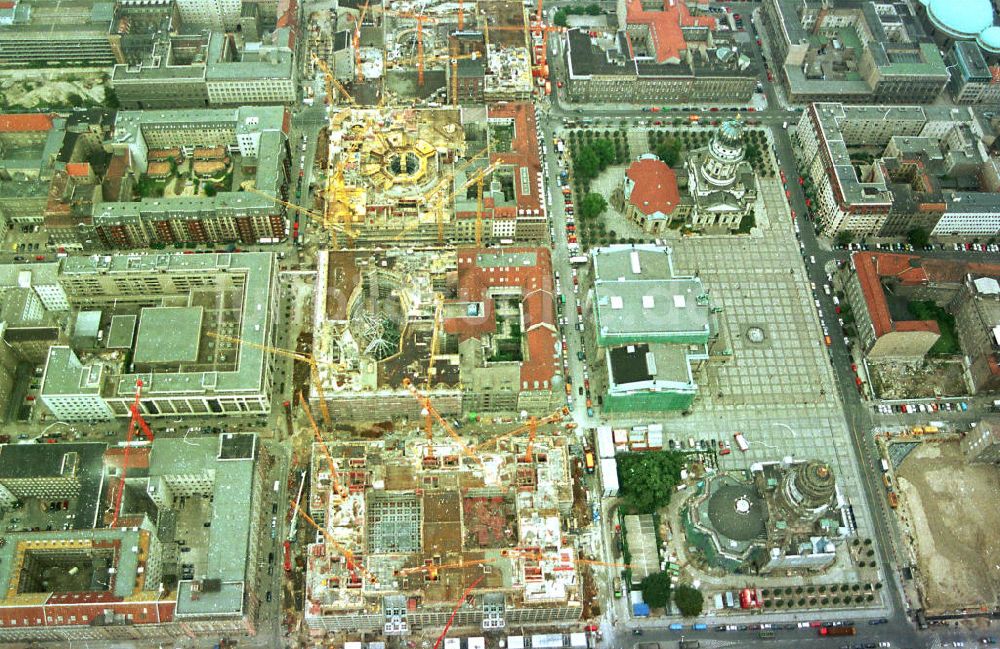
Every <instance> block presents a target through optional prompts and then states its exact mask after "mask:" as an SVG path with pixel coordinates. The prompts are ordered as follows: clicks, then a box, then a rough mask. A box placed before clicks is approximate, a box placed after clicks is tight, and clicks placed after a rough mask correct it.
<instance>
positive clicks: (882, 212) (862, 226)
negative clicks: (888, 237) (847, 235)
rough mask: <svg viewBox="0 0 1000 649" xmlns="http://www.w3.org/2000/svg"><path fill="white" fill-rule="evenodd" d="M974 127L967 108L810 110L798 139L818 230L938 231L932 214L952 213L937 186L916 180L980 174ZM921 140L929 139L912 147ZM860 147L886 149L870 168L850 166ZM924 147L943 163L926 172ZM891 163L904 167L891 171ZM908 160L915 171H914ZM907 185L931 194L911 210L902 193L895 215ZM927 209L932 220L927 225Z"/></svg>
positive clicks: (981, 153)
mask: <svg viewBox="0 0 1000 649" xmlns="http://www.w3.org/2000/svg"><path fill="white" fill-rule="evenodd" d="M971 122H972V117H971V113H970V112H969V110H968V109H965V108H963V109H957V108H946V107H920V106H846V105H843V104H834V103H817V104H811V105H810V106H809V107H808V108H807V109H806V110H805V111H804V112H803V114H802V117H801V118H800V119H799V122H798V124H797V125H796V126H795V128H794V129H793V131H792V137H793V141H794V143H795V146H796V156H797V157H798V160H799V164H800V168H801V169H802V170H803V175H804V176H808V177H809V178H810V179H811V180H812V184H813V186H814V187H815V188H816V192H815V194H816V195H815V200H814V204H813V212H814V214H815V216H816V222H817V224H818V225H819V226H820V228H821V229H822V230H823V231H824V232H825V233H827V234H830V235H832V234H836V233H837V232H842V231H849V232H852V233H854V234H856V235H859V236H874V235H879V234H882V233H887V234H894V233H898V231H899V229H900V228H901V227H906V225H907V224H908V223H910V222H911V220H909V219H911V217H912V222H913V223H916V224H920V225H923V226H927V225H931V227H934V228H940V227H941V226H940V222H939V221H935V219H936V217H934V216H933V214H934V213H938V214H942V213H945V212H946V211H947V210H946V209H945V208H944V207H943V206H942V201H941V200H940V199H938V198H937V197H935V196H933V195H932V194H933V190H934V188H935V187H937V185H935V184H933V183H930V182H929V181H928V182H921V180H920V178H919V177H917V176H912V175H910V174H915V173H916V172H917V171H918V170H919V171H920V172H921V173H932V172H935V173H939V174H946V173H962V174H968V173H972V172H973V171H974V170H976V169H978V168H979V166H980V165H981V164H982V162H983V161H984V160H985V159H986V158H987V154H986V151H985V148H984V147H983V145H982V144H981V143H980V142H979V141H978V138H976V137H975V136H974V134H973V133H972V131H971V130H970V128H969V125H970V123H971ZM917 137H919V138H927V139H925V140H913V138H917ZM931 144H933V146H931ZM862 145H863V146H865V147H872V146H876V147H880V148H883V149H884V153H883V154H882V155H880V156H878V157H876V158H874V159H870V160H861V159H852V157H851V152H850V150H849V149H851V148H855V149H856V148H857V147H860V146H862ZM921 147H923V150H924V151H925V153H928V155H931V156H934V155H936V156H937V158H936V160H934V161H933V164H931V165H929V166H924V167H923V168H920V164H919V160H918V159H919V156H918V155H917V154H918V153H919V151H920V150H921ZM935 151H936V152H937V153H935ZM886 157H889V158H893V157H895V158H897V159H898V161H897V162H895V163H889V164H886V162H885V160H884V158H886ZM908 160H909V161H912V162H913V163H914V164H915V165H916V166H915V167H914V168H912V169H911V168H908V167H907V165H909V164H910V162H908ZM927 160H928V161H930V159H929V158H928V159H927ZM905 182H910V183H911V187H912V188H913V190H914V191H915V192H916V193H917V194H921V193H925V192H930V194H928V195H927V196H919V195H918V196H916V198H915V200H916V201H918V202H917V203H915V205H916V206H915V207H912V208H911V206H909V205H908V204H906V203H905V196H902V194H905V192H902V191H901V192H900V194H901V200H900V202H899V205H898V207H897V206H896V203H897V198H896V195H895V194H894V192H893V186H894V185H896V186H897V189H899V187H898V185H899V184H902V183H905ZM911 198H912V197H911ZM924 199H926V207H925V208H922V207H921V205H922V204H921V203H919V201H921V200H924ZM921 209H926V210H927V211H928V214H929V216H927V217H926V218H925V217H922V216H921V214H920V211H921ZM894 210H896V212H894ZM894 214H903V215H904V217H905V218H896V217H894V216H893V215H894ZM907 215H910V216H907ZM901 224H902V225H901Z"/></svg>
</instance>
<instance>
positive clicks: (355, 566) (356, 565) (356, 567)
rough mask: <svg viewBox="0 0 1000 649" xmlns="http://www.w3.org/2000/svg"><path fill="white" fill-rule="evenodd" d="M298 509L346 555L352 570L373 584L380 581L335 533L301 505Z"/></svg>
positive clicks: (303, 517) (301, 514)
mask: <svg viewBox="0 0 1000 649" xmlns="http://www.w3.org/2000/svg"><path fill="white" fill-rule="evenodd" d="M296 509H298V510H299V515H300V516H302V519H303V520H305V521H306V522H307V523H309V524H310V525H312V526H313V527H314V528H316V531H317V532H319V533H321V534H322V535H323V536H324V537H326V540H327V541H329V542H330V545H332V546H333V547H335V548H337V551H338V552H340V553H341V554H342V555H344V559H345V560H346V561H347V569H348V570H350V571H351V572H352V573H354V574H355V575H357V574H359V573H360V574H361V575H362V576H363V577H364V578H365V579H367V580H368V581H369V582H371V583H373V584H377V583H378V579H376V578H375V575H373V574H372V573H370V572H368V571H367V570H366V569H365V567H364V566H362V565H361V563H360V562H359V561H356V560H355V559H354V553H353V552H351V550H350V548H346V547H344V546H343V545H342V544H340V543H338V542H337V540H336V539H335V538H333V535H332V534H330V533H329V532H328V531H326V529H324V528H323V527H322V526H320V525H319V524H317V523H316V521H314V520H313V519H312V517H311V516H310V515H309V514H307V513H306V512H305V510H303V509H302V507H301V506H298V507H296Z"/></svg>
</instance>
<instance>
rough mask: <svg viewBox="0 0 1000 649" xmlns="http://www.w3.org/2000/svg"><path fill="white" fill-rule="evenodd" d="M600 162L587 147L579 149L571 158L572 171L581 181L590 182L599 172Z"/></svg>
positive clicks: (595, 154)
mask: <svg viewBox="0 0 1000 649" xmlns="http://www.w3.org/2000/svg"><path fill="white" fill-rule="evenodd" d="M600 166H601V161H600V159H598V157H597V153H595V152H594V150H593V149H592V148H590V147H589V146H585V147H581V148H580V152H579V153H578V154H577V155H576V156H575V157H574V158H573V171H575V172H576V176H577V178H579V179H580V180H583V181H587V180H590V179H592V178H594V177H595V176H597V174H598V173H599V172H600Z"/></svg>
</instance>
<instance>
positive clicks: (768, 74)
mask: <svg viewBox="0 0 1000 649" xmlns="http://www.w3.org/2000/svg"><path fill="white" fill-rule="evenodd" d="M767 80H768V81H774V77H773V76H772V75H771V71H770V70H768V71H767Z"/></svg>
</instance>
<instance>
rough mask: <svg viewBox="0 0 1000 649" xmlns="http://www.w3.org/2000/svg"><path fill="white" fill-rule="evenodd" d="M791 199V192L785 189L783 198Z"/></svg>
mask: <svg viewBox="0 0 1000 649" xmlns="http://www.w3.org/2000/svg"><path fill="white" fill-rule="evenodd" d="M791 197H792V192H790V191H788V190H787V189H786V190H785V198H791Z"/></svg>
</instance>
